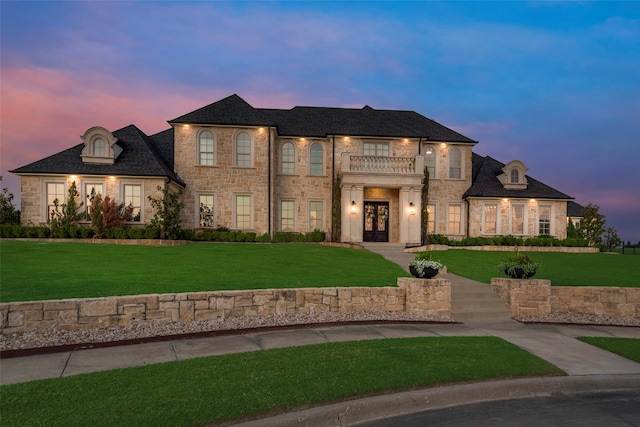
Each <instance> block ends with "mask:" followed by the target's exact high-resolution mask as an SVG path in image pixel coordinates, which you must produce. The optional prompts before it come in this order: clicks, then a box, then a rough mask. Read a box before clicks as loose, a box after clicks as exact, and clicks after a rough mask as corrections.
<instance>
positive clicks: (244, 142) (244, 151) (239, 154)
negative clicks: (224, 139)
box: [236, 132, 251, 168]
mask: <svg viewBox="0 0 640 427" xmlns="http://www.w3.org/2000/svg"><path fill="white" fill-rule="evenodd" d="M236 166H238V167H241V168H249V167H251V137H250V136H249V134H248V133H247V132H240V133H239V134H238V135H237V136H236Z"/></svg>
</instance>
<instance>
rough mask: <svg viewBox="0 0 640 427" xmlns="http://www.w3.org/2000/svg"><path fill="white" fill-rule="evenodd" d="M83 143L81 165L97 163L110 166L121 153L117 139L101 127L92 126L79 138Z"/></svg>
mask: <svg viewBox="0 0 640 427" xmlns="http://www.w3.org/2000/svg"><path fill="white" fill-rule="evenodd" d="M80 138H82V141H83V142H84V148H83V149H82V153H81V154H80V155H81V156H82V162H83V163H98V164H107V165H112V164H114V163H115V162H116V159H117V158H118V156H119V155H120V153H122V147H120V146H119V145H118V144H117V142H118V138H116V137H115V136H113V134H112V133H111V132H109V131H108V130H106V129H105V128H103V127H101V126H94V127H92V128H90V129H88V130H87V131H86V132H85V133H84V135H82V136H80Z"/></svg>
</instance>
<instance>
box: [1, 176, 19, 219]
mask: <svg viewBox="0 0 640 427" xmlns="http://www.w3.org/2000/svg"><path fill="white" fill-rule="evenodd" d="M1 182H2V176H0V183H1ZM18 218H19V217H18V211H17V210H16V208H15V206H13V193H9V189H8V188H7V187H4V188H3V189H2V193H1V194H0V224H17V223H18Z"/></svg>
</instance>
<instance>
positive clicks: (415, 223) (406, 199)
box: [398, 187, 422, 245]
mask: <svg viewBox="0 0 640 427" xmlns="http://www.w3.org/2000/svg"><path fill="white" fill-rule="evenodd" d="M398 203H399V204H400V206H399V209H398V213H399V215H400V243H405V244H410V245H419V244H420V240H421V238H420V237H421V236H420V234H421V233H420V225H421V224H420V222H421V221H420V212H421V211H422V198H421V197H420V191H419V189H416V188H415V187H402V188H401V189H400V194H399V198H398Z"/></svg>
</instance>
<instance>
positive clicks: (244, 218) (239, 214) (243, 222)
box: [236, 196, 251, 229]
mask: <svg viewBox="0 0 640 427" xmlns="http://www.w3.org/2000/svg"><path fill="white" fill-rule="evenodd" d="M236 228H239V229H246V228H251V196H236Z"/></svg>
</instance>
